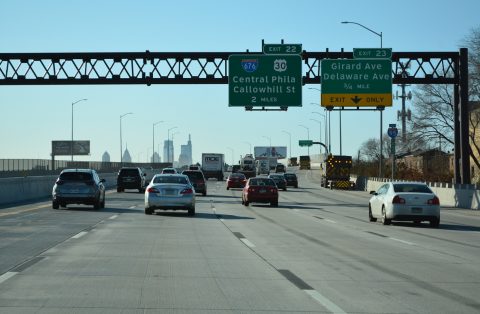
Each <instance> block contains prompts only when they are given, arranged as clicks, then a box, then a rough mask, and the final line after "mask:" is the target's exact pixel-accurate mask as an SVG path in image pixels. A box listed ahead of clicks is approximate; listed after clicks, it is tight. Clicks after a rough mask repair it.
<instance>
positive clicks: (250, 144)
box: [244, 142, 252, 154]
mask: <svg viewBox="0 0 480 314" xmlns="http://www.w3.org/2000/svg"><path fill="white" fill-rule="evenodd" d="M244 143H245V144H248V145H249V146H250V154H251V153H252V143H250V142H244Z"/></svg>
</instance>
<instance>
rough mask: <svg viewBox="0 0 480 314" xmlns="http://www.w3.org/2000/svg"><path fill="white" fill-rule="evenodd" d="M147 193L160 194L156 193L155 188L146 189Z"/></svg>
mask: <svg viewBox="0 0 480 314" xmlns="http://www.w3.org/2000/svg"><path fill="white" fill-rule="evenodd" d="M147 192H148V193H160V191H158V190H157V189H156V188H154V187H150V188H148V189H147Z"/></svg>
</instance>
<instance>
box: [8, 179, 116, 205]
mask: <svg viewBox="0 0 480 314" xmlns="http://www.w3.org/2000/svg"><path fill="white" fill-rule="evenodd" d="M99 176H100V178H102V179H105V180H106V182H105V187H106V188H107V189H110V188H113V187H115V186H116V185H117V174H116V173H100V174H99ZM57 178H58V175H55V176H39V177H17V178H2V179H0V205H6V204H14V203H19V202H25V201H32V200H38V199H42V198H49V197H51V196H52V188H53V185H54V184H55V180H57Z"/></svg>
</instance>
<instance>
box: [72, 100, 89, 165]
mask: <svg viewBox="0 0 480 314" xmlns="http://www.w3.org/2000/svg"><path fill="white" fill-rule="evenodd" d="M87 100H88V99H86V98H84V99H80V100H77V101H74V102H72V142H71V144H70V153H71V154H72V161H73V106H74V105H75V104H76V103H79V102H81V101H87Z"/></svg>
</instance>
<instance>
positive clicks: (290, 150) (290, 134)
mask: <svg viewBox="0 0 480 314" xmlns="http://www.w3.org/2000/svg"><path fill="white" fill-rule="evenodd" d="M282 132H283V133H287V134H288V136H289V138H290V148H289V149H288V150H289V152H290V154H289V155H290V159H292V133H290V132H287V131H285V130H282Z"/></svg>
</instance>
